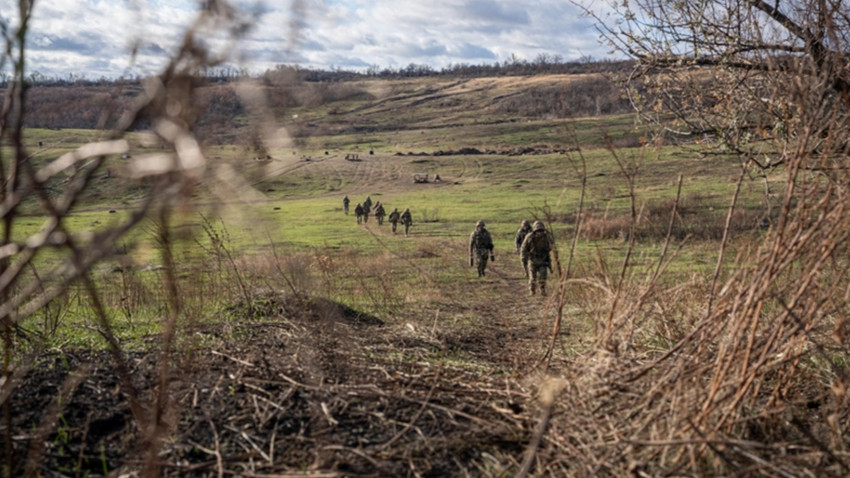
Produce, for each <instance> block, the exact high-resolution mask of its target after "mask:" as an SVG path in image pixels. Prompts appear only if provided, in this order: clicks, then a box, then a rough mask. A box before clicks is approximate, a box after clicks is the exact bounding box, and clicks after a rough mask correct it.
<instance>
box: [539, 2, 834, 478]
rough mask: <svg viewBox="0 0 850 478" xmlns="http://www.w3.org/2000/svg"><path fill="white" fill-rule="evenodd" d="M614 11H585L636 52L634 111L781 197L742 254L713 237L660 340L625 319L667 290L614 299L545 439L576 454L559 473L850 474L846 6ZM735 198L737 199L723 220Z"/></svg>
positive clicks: (669, 5) (621, 46)
mask: <svg viewBox="0 0 850 478" xmlns="http://www.w3.org/2000/svg"><path fill="white" fill-rule="evenodd" d="M614 8H615V10H614V11H613V14H610V15H605V14H603V13H602V12H598V11H597V12H592V11H590V9H589V7H588V12H589V13H591V14H592V15H595V18H596V19H597V20H599V23H598V26H599V31H600V32H601V34H602V36H603V38H604V39H606V40H607V41H608V42H609V43H610V44H611V46H612V47H613V48H614V49H616V50H618V51H620V52H622V53H624V54H626V55H629V56H631V57H632V58H634V59H636V60H638V62H637V66H636V69H635V70H634V71H633V72H632V73H631V75H629V76H628V77H627V78H625V82H624V84H625V86H626V87H627V88H628V91H629V92H630V94H631V99H632V101H633V105H634V107H635V108H636V110H637V111H638V112H639V113H640V115H641V117H642V118H644V119H645V120H647V121H650V122H652V123H653V124H655V125H657V126H659V129H658V131H659V134H662V135H668V136H669V135H676V136H677V137H679V138H682V137H684V138H687V139H691V140H694V141H693V144H696V145H698V147H699V148H700V150H701V151H702V152H704V153H705V154H706V155H711V154H714V153H722V155H723V157H725V158H729V157H732V158H737V159H739V162H740V164H741V165H742V166H743V167H744V168H745V169H744V171H745V172H746V171H749V172H752V171H755V172H757V173H758V174H762V175H763V176H764V177H765V181H766V184H767V175H768V174H770V175H771V178H772V180H773V181H774V184H777V183H778V186H777V188H778V189H779V190H778V191H777V193H778V194H777V198H778V203H779V204H778V207H777V210H776V212H775V213H773V214H772V216H771V218H770V219H771V221H770V227H769V229H768V230H767V231H766V233H765V234H764V235H763V237H762V239H761V242H760V243H757V244H755V245H754V246H753V247H754V248H756V250H755V252H754V253H753V254H741V255H739V257H738V258H737V259H735V260H734V261H730V260H729V259H728V258H724V257H723V255H724V252H725V251H726V250H727V242H726V237H727V236H726V235H725V234H724V240H723V243H722V244H721V246H720V253H719V257H718V261H717V264H718V265H717V270H716V272H715V274H714V276H713V278H712V277H708V278H706V281H705V283H706V284H707V286H706V290H705V291H704V293H703V294H702V295H703V296H704V300H705V302H704V303H702V304H699V305H696V304H695V305H694V306H693V307H692V309H693V313H694V315H695V317H661V319H663V320H673V321H676V322H677V323H679V324H680V325H686V326H685V327H683V329H682V332H681V333H679V334H677V335H675V336H673V337H670V338H671V339H673V340H671V341H670V343H671V345H669V346H666V347H661V348H658V347H656V346H655V345H652V346H649V347H645V346H644V344H642V343H641V340H640V339H638V338H636V337H638V336H639V335H640V334H633V333H632V332H631V331H633V330H634V325H635V324H639V323H644V324H645V323H646V321H647V318H648V317H651V316H652V315H653V314H652V313H651V311H649V310H646V309H645V308H643V307H642V304H644V303H647V302H648V301H650V302H651V301H656V302H657V303H658V304H659V305H660V307H662V308H663V307H664V306H665V297H664V294H660V293H659V292H658V291H652V290H649V289H646V290H643V289H639V288H638V289H639V291H638V292H635V297H636V298H635V300H626V301H619V302H617V303H615V304H614V305H612V308H614V307H616V308H617V310H612V311H611V313H610V314H609V317H611V321H612V324H611V325H612V327H610V328H609V329H608V331H609V332H606V333H607V334H608V336H606V337H603V338H604V339H605V343H609V344H614V345H615V347H613V348H611V347H608V350H599V351H598V352H597V356H596V357H592V358H590V357H586V358H585V359H584V360H583V363H585V364H587V366H585V367H582V370H581V371H580V372H575V373H574V375H573V376H571V377H570V378H571V379H572V380H571V383H575V384H576V386H575V387H573V388H572V389H571V393H570V394H569V395H568V396H565V397H563V398H562V402H563V403H562V406H564V408H565V409H566V410H569V413H567V414H565V415H566V416H564V417H563V418H562V419H555V420H554V422H553V427H552V430H553V431H552V432H551V433H550V435H549V437H550V440H551V441H552V443H554V444H555V446H556V448H559V449H560V450H563V451H564V452H567V453H569V454H570V456H571V457H572V459H571V460H569V461H566V460H565V463H566V464H565V465H563V466H564V468H567V469H569V470H573V471H576V470H578V471H577V473H578V474H587V475H598V474H602V475H610V476H619V475H626V474H630V475H634V476H661V475H705V474H710V475H740V474H745V475H748V476H752V475H763V476H815V475H821V476H825V475H832V476H840V475H843V474H846V473H848V472H850V463H848V461H847V459H846V449H847V446H848V442H847V436H850V434H848V430H850V400H848V394H847V392H846V389H847V383H848V381H850V373H849V372H848V369H847V367H846V362H844V361H843V359H842V360H839V361H836V360H835V358H836V357H846V355H847V354H848V352H850V348H848V340H847V335H848V332H850V331H849V330H848V325H847V322H846V319H845V318H844V317H845V316H846V314H847V311H848V310H850V301H848V298H850V293H848V291H850V264H848V260H847V257H848V252H850V251H848V247H847V244H848V239H850V238H849V237H848V235H849V234H850V155H848V140H847V138H848V137H850V121H848V120H850V118H848V112H850V95H848V93H850V88H848V86H850V62H848V58H850V41H848V40H850V38H848V36H847V33H848V32H850V6H848V5H847V4H846V3H845V2H840V1H800V2H778V1H777V2H770V3H767V2H761V1H744V2H736V1H726V0H720V1H695V2H680V1H667V0H638V1H630V2H616V5H615V7H614ZM609 13H610V12H609ZM707 158H708V159H705V160H711V158H712V156H707ZM739 185H740V182H739ZM736 202H737V194H736V195H735V197H733V198H731V199H730V203H731V206H730V211H729V214H730V217H731V214H732V211H733V210H734V208H735V207H736ZM728 224H729V220H728V219H727V230H728ZM729 263H732V264H733V267H730V268H728V269H727V268H724V267H723V265H724V264H729ZM715 285H716V286H715ZM647 335H650V334H649V333H647ZM821 413H822V414H823V415H820V414H821ZM819 417H826V418H819ZM824 423H826V425H824ZM587 429H589V430H593V432H592V433H590V434H583V433H582V432H580V431H577V430H587ZM792 450H793V451H792ZM555 461H558V458H555Z"/></svg>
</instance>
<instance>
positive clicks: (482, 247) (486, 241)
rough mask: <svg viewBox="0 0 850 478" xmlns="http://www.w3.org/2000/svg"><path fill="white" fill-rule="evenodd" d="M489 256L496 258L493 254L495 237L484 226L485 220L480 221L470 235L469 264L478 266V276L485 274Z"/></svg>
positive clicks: (492, 258) (491, 258)
mask: <svg viewBox="0 0 850 478" xmlns="http://www.w3.org/2000/svg"><path fill="white" fill-rule="evenodd" d="M488 257H489V258H490V260H491V261H495V260H496V256H494V255H493V238H492V237H491V236H490V231H488V230H487V229H485V228H484V221H478V222H477V223H475V230H474V231H472V234H470V235H469V266H470V267H472V265H473V264H476V265H477V266H478V277H483V276H484V270H485V269H486V268H487V258H488Z"/></svg>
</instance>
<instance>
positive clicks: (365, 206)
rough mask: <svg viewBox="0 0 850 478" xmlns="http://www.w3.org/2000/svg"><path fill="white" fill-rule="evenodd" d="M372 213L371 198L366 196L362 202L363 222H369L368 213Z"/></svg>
mask: <svg viewBox="0 0 850 478" xmlns="http://www.w3.org/2000/svg"><path fill="white" fill-rule="evenodd" d="M371 212H372V197H371V196H366V200H365V201H363V222H369V213H371Z"/></svg>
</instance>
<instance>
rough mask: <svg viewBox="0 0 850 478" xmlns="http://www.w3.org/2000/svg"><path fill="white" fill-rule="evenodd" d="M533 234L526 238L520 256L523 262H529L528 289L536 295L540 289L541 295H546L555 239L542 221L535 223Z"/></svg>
mask: <svg viewBox="0 0 850 478" xmlns="http://www.w3.org/2000/svg"><path fill="white" fill-rule="evenodd" d="M531 229H532V231H531V234H528V235H527V236H525V239H523V241H522V245H521V246H520V255H521V257H522V260H523V261H526V262H528V267H529V271H528V272H529V274H528V289H529V290H530V291H531V294H532V295H534V293H535V292H536V290H537V289H538V288H539V289H540V294H541V295H546V277H547V273H548V272H550V271H551V270H552V258H551V257H550V256H549V253H550V252H552V247H553V245H554V243H555V242H554V239H553V238H552V235H551V234H549V231H547V230H546V226H545V225H543V223H542V222H540V221H534V226H533V227H532V228H531Z"/></svg>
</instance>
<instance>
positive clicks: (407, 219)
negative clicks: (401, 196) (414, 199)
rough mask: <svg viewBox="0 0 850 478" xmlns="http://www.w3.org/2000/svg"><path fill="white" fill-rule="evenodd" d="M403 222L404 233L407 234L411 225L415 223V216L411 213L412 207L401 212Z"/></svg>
mask: <svg viewBox="0 0 850 478" xmlns="http://www.w3.org/2000/svg"><path fill="white" fill-rule="evenodd" d="M401 223H402V224H404V235H405V236H406V235H407V234H408V232H409V231H410V226H412V225H413V216H411V215H410V208H405V210H404V212H403V213H401Z"/></svg>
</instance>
